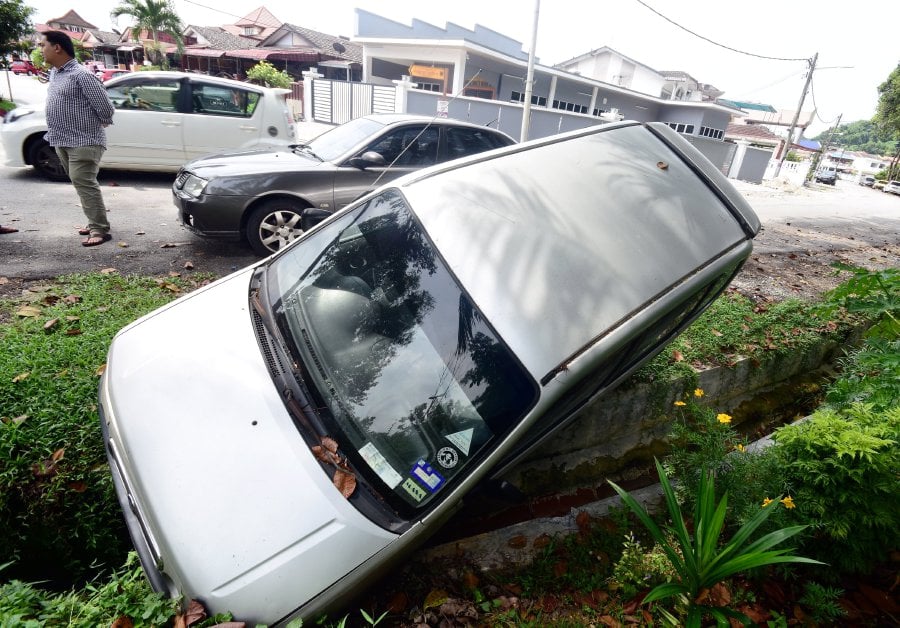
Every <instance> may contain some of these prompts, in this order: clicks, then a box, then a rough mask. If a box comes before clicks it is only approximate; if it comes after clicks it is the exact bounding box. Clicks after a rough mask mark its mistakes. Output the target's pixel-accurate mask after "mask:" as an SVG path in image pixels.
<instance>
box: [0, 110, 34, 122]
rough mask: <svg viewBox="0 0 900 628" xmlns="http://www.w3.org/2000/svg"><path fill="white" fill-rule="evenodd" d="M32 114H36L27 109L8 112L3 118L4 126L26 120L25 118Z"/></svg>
mask: <svg viewBox="0 0 900 628" xmlns="http://www.w3.org/2000/svg"><path fill="white" fill-rule="evenodd" d="M32 113H34V109H29V108H27V107H16V108H15V109H12V110H10V111H7V112H6V115H5V116H3V124H9V123H10V122H15V121H16V120H18V119H19V118H24V117H25V116H27V115H29V114H32Z"/></svg>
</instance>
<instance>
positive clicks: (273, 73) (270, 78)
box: [247, 61, 294, 88]
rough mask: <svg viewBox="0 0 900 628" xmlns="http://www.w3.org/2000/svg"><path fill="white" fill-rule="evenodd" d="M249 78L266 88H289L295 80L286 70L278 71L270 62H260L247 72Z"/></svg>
mask: <svg viewBox="0 0 900 628" xmlns="http://www.w3.org/2000/svg"><path fill="white" fill-rule="evenodd" d="M247 78H248V79H249V80H251V81H253V82H255V83H259V84H260V85H265V86H266V87H284V88H289V87H290V86H291V83H293V82H294V79H292V78H291V76H290V74H288V73H287V72H285V71H284V70H276V69H275V66H273V65H272V64H271V63H269V62H268V61H260V62H259V63H257V64H256V65H254V66H253V67H252V68H250V69H249V70H247Z"/></svg>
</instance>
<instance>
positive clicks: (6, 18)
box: [0, 0, 34, 59]
mask: <svg viewBox="0 0 900 628" xmlns="http://www.w3.org/2000/svg"><path fill="white" fill-rule="evenodd" d="M32 13H34V9H33V8H32V7H29V6H26V5H25V4H24V3H23V2H22V0H0V59H2V58H3V57H5V56H6V55H7V54H9V53H11V52H19V51H21V52H25V51H26V50H27V48H25V47H23V44H22V40H23V39H24V38H25V37H26V36H27V35H28V34H29V33H30V32H31V31H32V28H33V27H32V25H31V14H32Z"/></svg>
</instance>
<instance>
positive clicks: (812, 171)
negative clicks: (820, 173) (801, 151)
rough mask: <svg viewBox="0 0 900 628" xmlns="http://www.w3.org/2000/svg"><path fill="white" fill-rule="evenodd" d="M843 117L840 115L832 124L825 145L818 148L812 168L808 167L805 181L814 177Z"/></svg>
mask: <svg viewBox="0 0 900 628" xmlns="http://www.w3.org/2000/svg"><path fill="white" fill-rule="evenodd" d="M843 117H844V114H843V113H842V114H840V115H839V116H838V117H837V122H835V123H834V126H833V127H832V128H831V133H829V134H828V139H827V140H825V143H824V144H822V146H821V147H820V148H819V152H818V154H817V155H816V158H815V160H813V164H812V167H810V169H809V172H807V173H806V180H807V181H811V180H812V178H813V177H814V176H816V170H818V168H819V162H820V161H821V160H822V156H823V155H825V151H827V150H828V147H829V146H831V138H833V137H834V134H835V132H836V131H837V130H838V127H839V126H841V118H843Z"/></svg>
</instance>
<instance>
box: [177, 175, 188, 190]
mask: <svg viewBox="0 0 900 628" xmlns="http://www.w3.org/2000/svg"><path fill="white" fill-rule="evenodd" d="M189 176H191V173H189V172H188V171H187V170H182V171H181V172H179V173H178V176H177V177H176V178H175V187H176V188H178V189H179V190H180V189H181V188H183V187H184V182H185V181H187V178H188V177H189Z"/></svg>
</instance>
